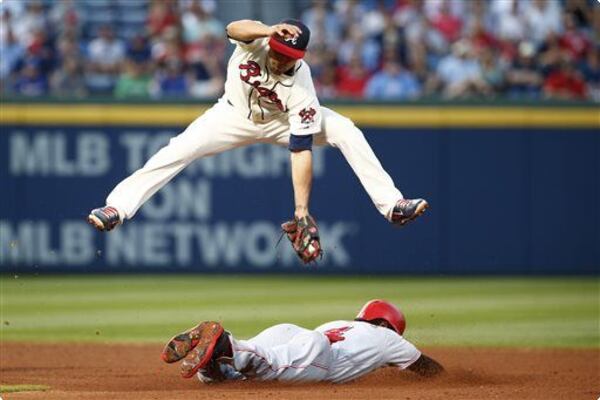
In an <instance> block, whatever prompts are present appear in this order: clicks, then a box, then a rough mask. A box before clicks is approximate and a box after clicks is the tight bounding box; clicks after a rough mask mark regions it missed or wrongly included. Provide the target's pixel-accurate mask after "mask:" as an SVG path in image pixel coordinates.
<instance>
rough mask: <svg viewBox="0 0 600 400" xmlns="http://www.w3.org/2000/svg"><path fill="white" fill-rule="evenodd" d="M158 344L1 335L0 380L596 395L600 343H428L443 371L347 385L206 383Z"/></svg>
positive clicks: (430, 395)
mask: <svg viewBox="0 0 600 400" xmlns="http://www.w3.org/2000/svg"><path fill="white" fill-rule="evenodd" d="M160 350H161V346H160V345H86V344H73V345H67V344H45V345H39V344H36V345H31V344H24V343H8V344H7V343H3V344H1V345H0V384H2V385H16V384H38V385H48V386H50V387H51V389H50V390H49V391H46V392H28V393H26V392H22V393H3V394H2V395H1V396H2V398H3V400H10V399H44V400H52V399H61V400H70V399H102V400H106V399H124V400H127V399H130V400H141V399H144V400H150V399H226V400H236V399H272V400H288V399H290V400H291V399H311V400H319V399H327V400H335V399H343V400H349V399H361V400H362V399H369V400H376V399H403V400H417V399H444V400H448V399H543V400H548V399H586V400H590V399H593V400H595V399H597V398H598V396H599V395H600V350H598V349H593V350H565V349H563V350H553V349H543V350H541V349H482V348H430V349H425V352H426V353H428V354H430V355H431V356H433V357H434V358H436V359H438V360H439V361H440V362H441V363H442V364H444V365H445V366H446V368H447V370H448V373H447V374H446V375H445V376H443V377H440V378H435V379H432V380H422V379H420V378H418V377H416V376H415V375H413V374H411V373H410V372H404V371H399V370H396V369H393V368H386V369H382V370H379V371H377V372H375V373H373V374H371V375H368V376H366V377H364V378H362V379H360V380H358V381H355V382H353V383H349V384H344V385H333V384H328V383H320V384H312V385H309V384H304V385H289V384H280V383H274V382H271V383H260V382H236V383H228V384H220V385H212V386H207V385H203V384H201V383H200V382H198V381H196V380H195V379H188V380H184V379H182V378H180V377H179V376H178V373H179V370H178V368H177V366H173V365H166V364H164V363H162V361H160V359H159V357H158V355H159V352H160Z"/></svg>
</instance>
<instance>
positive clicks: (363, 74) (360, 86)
mask: <svg viewBox="0 0 600 400" xmlns="http://www.w3.org/2000/svg"><path fill="white" fill-rule="evenodd" d="M337 75H338V81H337V84H336V89H337V92H338V95H339V96H342V97H353V98H361V97H363V95H364V91H365V87H366V85H367V81H368V80H369V73H368V72H367V70H366V69H365V67H364V66H363V65H362V62H361V60H360V58H359V57H353V58H352V59H351V60H350V63H349V64H348V65H347V66H343V67H340V68H339V69H338V73H337Z"/></svg>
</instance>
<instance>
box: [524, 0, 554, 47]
mask: <svg viewBox="0 0 600 400" xmlns="http://www.w3.org/2000/svg"><path fill="white" fill-rule="evenodd" d="M524 4H525V9H524V10H523V13H522V15H523V16H524V17H525V21H526V24H527V30H528V35H527V38H528V39H529V40H531V41H533V43H534V44H536V45H537V44H540V43H542V42H543V41H544V39H545V38H546V37H547V36H548V35H549V34H550V33H554V34H560V33H561V31H562V23H561V20H560V6H559V3H558V0H531V1H529V2H528V3H524Z"/></svg>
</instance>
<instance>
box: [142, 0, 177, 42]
mask: <svg viewBox="0 0 600 400" xmlns="http://www.w3.org/2000/svg"><path fill="white" fill-rule="evenodd" d="M178 21H179V18H178V16H177V14H176V13H175V11H174V10H173V2H170V1H166V0H158V1H154V2H153V3H152V5H151V6H150V11H149V12H148V23H147V25H148V31H149V33H150V36H157V35H161V34H162V33H163V32H164V31H165V30H166V29H167V28H169V27H171V26H177V24H178Z"/></svg>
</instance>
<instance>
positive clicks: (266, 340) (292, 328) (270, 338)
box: [248, 324, 309, 347]
mask: <svg viewBox="0 0 600 400" xmlns="http://www.w3.org/2000/svg"><path fill="white" fill-rule="evenodd" d="M307 331H309V330H308V329H305V328H302V327H300V326H298V325H294V324H278V325H273V326H271V327H269V328H267V329H265V330H264V331H262V332H261V333H259V334H258V335H256V336H254V337H253V338H251V339H248V341H249V342H252V343H254V344H255V345H258V346H264V347H267V346H270V347H273V346H279V345H281V344H286V343H289V341H290V340H292V338H293V337H294V336H296V335H297V334H299V333H302V332H307Z"/></svg>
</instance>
